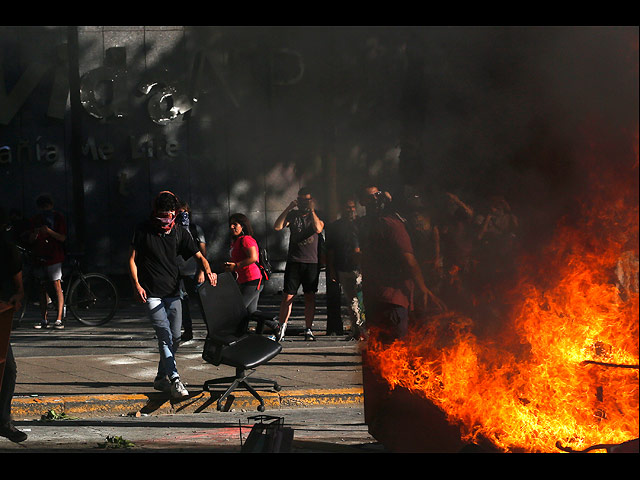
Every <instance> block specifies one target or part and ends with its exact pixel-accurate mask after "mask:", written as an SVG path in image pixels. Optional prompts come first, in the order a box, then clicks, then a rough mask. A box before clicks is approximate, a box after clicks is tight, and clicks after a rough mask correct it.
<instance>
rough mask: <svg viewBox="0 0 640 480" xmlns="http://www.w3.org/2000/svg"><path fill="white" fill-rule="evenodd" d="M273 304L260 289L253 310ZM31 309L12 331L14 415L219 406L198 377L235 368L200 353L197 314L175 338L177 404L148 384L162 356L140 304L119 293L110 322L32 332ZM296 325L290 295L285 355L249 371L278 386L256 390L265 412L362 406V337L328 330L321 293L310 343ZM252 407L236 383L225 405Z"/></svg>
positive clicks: (299, 306) (299, 311)
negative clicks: (182, 390) (190, 335)
mask: <svg viewBox="0 0 640 480" xmlns="http://www.w3.org/2000/svg"><path fill="white" fill-rule="evenodd" d="M279 302H280V296H279V295H278V294H277V293H273V294H267V295H264V294H263V295H262V297H261V300H260V306H259V308H260V310H262V311H265V312H271V313H276V312H277V309H278V306H279ZM37 310H38V309H37V307H36V306H33V305H30V306H29V308H28V309H27V314H26V315H25V317H24V318H23V320H22V321H21V322H20V324H19V325H14V329H13V331H12V333H11V345H12V349H13V352H14V356H15V358H16V362H17V367H18V378H17V382H16V389H15V394H14V398H13V402H12V414H13V417H14V419H16V420H31V419H40V418H42V416H43V415H45V416H46V415H56V416H69V417H75V418H90V417H105V416H109V415H119V416H138V417H139V416H144V415H162V414H181V413H185V414H194V413H198V412H211V411H217V402H216V399H217V397H218V396H219V395H220V394H221V391H218V390H215V391H212V392H207V391H204V390H203V384H204V382H205V381H206V380H209V379H213V378H218V377H222V376H229V375H233V374H234V373H235V372H234V369H233V368H231V367H226V366H214V365H211V364H208V363H206V362H205V361H204V360H203V359H202V348H203V345H204V339H205V336H206V327H205V325H204V322H203V321H202V318H201V317H200V316H199V315H198V314H196V313H194V320H193V324H194V339H193V340H192V341H190V342H187V343H185V344H183V345H181V346H180V348H179V350H178V352H177V354H176V359H177V364H178V369H179V371H180V374H181V379H182V381H183V382H184V383H185V384H186V387H187V389H188V390H189V396H188V397H186V398H184V399H182V400H179V401H174V400H172V399H170V398H169V395H168V394H167V393H162V392H158V391H155V390H154V389H153V386H152V381H153V378H154V376H155V373H156V369H157V363H158V360H159V355H158V351H157V341H156V339H155V337H154V332H153V329H152V328H151V326H150V324H149V322H148V320H147V317H146V314H145V311H144V307H143V306H141V305H139V304H136V303H134V302H133V300H132V299H127V298H124V299H122V300H121V302H120V307H119V310H118V312H117V314H116V316H115V317H114V318H113V319H112V320H111V321H110V322H109V323H107V324H105V325H102V326H99V327H87V326H84V325H82V324H80V323H79V322H78V321H77V320H75V319H74V318H73V317H69V318H67V319H66V322H65V329H64V330H54V329H43V330H36V329H33V324H34V322H35V321H36V320H37V318H38V311H37ZM192 312H197V308H192ZM345 318H346V315H345ZM345 323H348V322H346V321H345ZM303 326H304V320H303V300H302V296H301V295H300V296H299V297H296V300H295V302H294V307H293V311H292V316H291V319H290V320H289V325H288V328H287V336H286V337H285V339H284V341H283V342H282V345H283V349H282V352H281V353H280V354H279V355H278V356H277V357H275V358H274V359H272V360H271V361H270V362H268V363H267V364H266V365H263V366H261V367H259V368H258V369H257V371H256V373H255V376H256V377H266V378H270V379H273V380H276V381H277V382H278V383H279V384H280V386H281V390H280V391H278V392H276V391H273V390H268V389H267V390H260V389H259V388H258V390H259V391H260V393H261V395H262V397H263V398H264V401H265V406H266V411H265V412H264V413H265V414H275V412H277V411H278V410H280V409H291V408H305V407H323V406H347V405H358V404H362V403H363V389H362V362H361V355H360V348H361V344H359V343H358V342H354V341H348V340H346V339H345V338H346V337H345V336H327V335H326V334H325V330H326V307H325V302H324V296H323V295H318V303H317V309H316V319H315V321H314V332H315V333H316V341H305V339H304V336H303ZM250 381H251V377H249V382H250ZM257 407H258V401H257V400H255V399H254V397H253V396H251V395H250V394H249V393H248V392H246V391H244V390H243V389H238V390H237V391H236V393H234V395H233V397H232V398H231V401H230V402H227V403H226V404H225V405H224V408H223V410H224V411H235V412H238V411H240V412H243V411H246V412H257Z"/></svg>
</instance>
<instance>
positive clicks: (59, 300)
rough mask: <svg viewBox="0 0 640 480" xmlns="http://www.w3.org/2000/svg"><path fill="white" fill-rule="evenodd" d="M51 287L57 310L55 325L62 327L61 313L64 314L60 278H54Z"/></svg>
mask: <svg viewBox="0 0 640 480" xmlns="http://www.w3.org/2000/svg"><path fill="white" fill-rule="evenodd" d="M53 289H54V291H55V295H56V301H57V310H58V311H57V317H56V323H55V327H56V328H62V315H63V314H64V293H62V280H54V281H53Z"/></svg>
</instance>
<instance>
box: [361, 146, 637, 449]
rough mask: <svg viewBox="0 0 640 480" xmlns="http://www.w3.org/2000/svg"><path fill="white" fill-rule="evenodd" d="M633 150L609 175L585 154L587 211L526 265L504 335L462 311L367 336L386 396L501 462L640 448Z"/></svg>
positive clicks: (602, 164) (565, 222)
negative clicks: (416, 408) (410, 396)
mask: <svg viewBox="0 0 640 480" xmlns="http://www.w3.org/2000/svg"><path fill="white" fill-rule="evenodd" d="M634 150H635V158H634V159H632V161H631V162H627V163H625V165H629V164H631V165H632V167H630V168H628V167H625V168H626V170H625V168H614V169H610V170H609V171H607V169H606V168H600V167H605V166H606V165H607V164H608V162H604V161H598V160H602V159H601V158H600V157H598V156H597V155H596V154H595V153H589V154H587V155H588V156H590V158H588V159H587V160H586V161H585V163H586V164H589V165H590V167H589V168H588V169H587V170H591V172H592V173H589V174H588V176H587V184H588V191H589V195H588V201H584V202H582V205H581V208H580V211H578V212H576V215H574V216H573V218H567V217H565V218H563V219H562V220H561V221H560V223H559V225H558V226H557V228H556V230H555V232H554V237H553V239H552V241H551V242H550V243H549V245H548V246H547V247H546V248H544V249H542V253H540V252H537V253H536V255H535V256H534V255H531V256H530V257H529V258H527V257H526V256H523V257H522V258H521V260H520V262H519V265H520V273H519V280H518V282H517V283H516V284H515V286H514V288H512V289H511V291H510V292H509V293H508V295H507V294H504V295H503V298H508V299H509V301H510V302H511V308H510V309H509V313H508V323H507V325H506V326H505V327H504V328H503V329H502V330H501V331H500V332H499V335H496V336H494V338H493V339H486V338H483V336H481V335H479V334H477V333H474V325H475V324H476V321H477V322H478V323H480V322H481V321H482V319H475V320H476V321H474V320H472V319H471V318H468V317H465V316H463V315H461V314H458V313H456V312H447V313H446V314H442V315H439V316H435V317H432V318H429V319H427V320H425V321H424V322H422V323H421V324H420V325H414V326H413V327H412V331H411V334H410V335H409V336H408V338H407V339H403V340H396V341H395V342H394V343H393V344H391V345H383V344H382V343H380V342H378V341H377V340H376V332H375V331H374V332H371V336H370V339H369V342H368V344H367V347H366V348H367V358H368V360H369V361H370V362H371V363H372V366H373V367H374V368H375V369H376V370H377V371H378V373H379V374H380V375H381V377H382V378H384V379H385V380H386V381H387V383H388V384H389V386H390V388H392V389H393V388H396V387H398V386H401V387H404V388H406V389H408V390H410V391H411V392H413V393H414V394H417V395H421V396H423V397H425V398H426V399H428V400H430V401H431V402H432V403H433V404H434V405H436V406H437V407H439V408H440V409H441V410H442V411H443V412H444V413H445V414H446V416H447V418H448V420H449V422H450V423H452V424H457V425H459V426H460V430H461V436H462V439H463V440H465V441H468V442H482V441H487V440H488V441H490V442H491V443H492V444H493V445H495V446H496V447H497V448H498V449H500V450H502V451H505V452H558V451H559V446H562V447H563V448H566V449H573V450H585V449H587V448H589V447H592V446H595V445H601V444H618V443H622V442H624V441H628V440H632V439H635V438H637V437H638V429H639V421H638V407H639V394H638V390H639V389H638V372H639V369H638V367H637V366H638V363H639V358H638V352H639V343H638V333H639V332H638V198H637V195H638V190H637V177H638V171H637V168H638V160H637V152H638V149H637V134H636V135H635V144H634ZM589 151H590V152H591V148H590V149H589ZM594 165H595V168H593V169H591V167H592V166H594ZM630 179H631V180H630ZM600 450H602V449H600ZM595 451H598V450H597V449H596V450H595Z"/></svg>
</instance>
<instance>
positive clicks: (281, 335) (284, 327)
mask: <svg viewBox="0 0 640 480" xmlns="http://www.w3.org/2000/svg"><path fill="white" fill-rule="evenodd" d="M286 331H287V324H286V323H283V324H282V325H280V330H278V336H277V340H278V342H281V341H283V340H284V332H286Z"/></svg>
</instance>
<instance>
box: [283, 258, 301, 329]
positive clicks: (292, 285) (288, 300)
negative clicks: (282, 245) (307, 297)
mask: <svg viewBox="0 0 640 480" xmlns="http://www.w3.org/2000/svg"><path fill="white" fill-rule="evenodd" d="M300 267H301V264H299V263H295V262H287V265H286V266H285V268H284V284H283V287H282V302H280V316H279V321H280V325H286V323H287V322H288V321H289V316H290V315H291V306H292V304H293V298H294V297H295V296H296V294H297V293H298V289H299V288H300V283H301V280H300Z"/></svg>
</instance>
